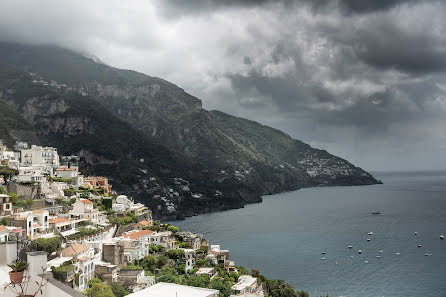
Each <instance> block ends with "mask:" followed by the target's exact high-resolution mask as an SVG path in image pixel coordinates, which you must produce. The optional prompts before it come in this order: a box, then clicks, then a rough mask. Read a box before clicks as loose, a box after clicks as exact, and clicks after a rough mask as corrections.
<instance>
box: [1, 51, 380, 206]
mask: <svg viewBox="0 0 446 297" xmlns="http://www.w3.org/2000/svg"><path fill="white" fill-rule="evenodd" d="M0 64H3V65H6V64H8V65H13V66H14V67H17V68H18V69H22V70H23V71H26V72H30V73H35V75H37V76H38V77H41V78H43V79H44V80H48V83H49V84H54V85H56V86H61V85H62V86H65V87H66V88H68V89H70V91H72V92H76V93H77V94H80V96H79V98H81V97H84V96H87V97H89V98H91V100H93V101H95V102H98V104H100V106H101V107H102V108H104V109H105V110H107V112H108V113H109V114H111V115H113V116H114V117H117V118H119V120H121V121H123V122H125V123H127V124H129V125H130V126H131V127H132V128H133V129H136V130H139V131H140V132H141V133H143V134H144V135H145V136H146V137H150V138H151V139H154V140H156V141H158V142H159V143H160V144H162V145H165V146H167V147H169V148H170V149H173V150H175V151H178V152H180V153H181V154H184V155H185V156H186V157H187V158H189V159H191V160H193V161H194V162H197V163H198V164H201V166H203V168H207V169H212V170H213V171H215V172H216V174H217V175H218V178H217V179H220V180H231V181H232V182H235V183H236V184H239V185H242V186H241V188H243V189H244V190H243V191H244V192H245V193H244V194H242V195H241V196H246V197H249V198H247V199H245V200H244V198H241V203H240V205H238V206H241V205H243V204H244V203H246V202H259V201H261V198H260V199H259V197H260V196H261V195H265V194H273V193H278V192H282V191H289V190H296V189H299V188H301V187H310V186H328V185H364V184H374V183H379V181H377V180H376V179H374V178H373V176H372V175H370V174H369V173H367V172H365V171H363V170H362V169H360V168H359V167H356V166H354V165H352V164H350V163H349V162H347V161H346V160H344V159H341V158H339V157H336V156H333V155H331V154H329V153H328V152H327V151H325V150H318V149H315V148H312V147H311V146H309V145H308V144H306V143H304V142H302V141H300V140H296V139H293V138H292V137H290V136H289V135H288V134H286V133H284V132H282V131H280V130H278V129H275V128H271V127H268V126H265V125H262V124H260V123H258V122H255V121H251V120H247V119H243V118H239V117H234V116H231V115H229V114H226V113H223V112H220V111H207V110H205V109H203V108H202V103H201V100H199V99H198V98H196V97H194V96H192V95H190V94H187V93H186V92H185V91H184V90H183V89H182V88H180V87H178V86H176V85H174V84H171V83H169V82H167V81H165V80H163V79H159V78H154V77H150V76H147V75H145V74H141V73H138V72H135V71H131V70H120V69H117V68H113V67H111V66H107V65H104V64H99V63H96V62H95V61H93V60H92V59H89V58H86V57H83V56H81V55H79V54H77V53H74V52H72V51H69V50H65V49H60V48H56V47H46V46H39V47H35V46H25V45H17V44H6V43H0ZM84 74H85V75H84ZM39 79H40V78H39ZM135 133H136V132H135ZM254 197H258V198H254ZM239 198H240V197H239ZM143 200H144V199H143ZM147 200H150V199H147ZM195 211H198V210H195Z"/></svg>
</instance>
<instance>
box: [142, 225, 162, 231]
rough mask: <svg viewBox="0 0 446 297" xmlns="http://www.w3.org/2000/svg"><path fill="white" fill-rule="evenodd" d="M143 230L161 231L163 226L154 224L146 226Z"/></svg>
mask: <svg viewBox="0 0 446 297" xmlns="http://www.w3.org/2000/svg"><path fill="white" fill-rule="evenodd" d="M143 230H152V231H157V232H158V231H161V227H160V226H159V225H152V226H147V227H144V228H143Z"/></svg>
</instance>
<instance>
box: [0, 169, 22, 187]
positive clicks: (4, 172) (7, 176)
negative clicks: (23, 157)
mask: <svg viewBox="0 0 446 297" xmlns="http://www.w3.org/2000/svg"><path fill="white" fill-rule="evenodd" d="M17 174H19V171H18V170H16V169H13V168H11V167H9V166H0V176H2V177H3V179H4V180H5V182H6V183H8V182H9V181H10V180H11V178H12V177H13V176H14V175H17Z"/></svg>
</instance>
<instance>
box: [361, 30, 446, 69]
mask: <svg viewBox="0 0 446 297" xmlns="http://www.w3.org/2000/svg"><path fill="white" fill-rule="evenodd" d="M354 50H355V52H356V54H357V55H358V57H359V58H360V59H362V60H363V61H364V62H366V63H367V64H369V65H371V66H373V67H377V68H383V69H387V68H394V69H398V70H401V71H403V72H413V73H429V72H438V71H445V70H446V47H445V40H438V38H435V37H433V36H431V32H417V33H413V32H409V31H403V30H401V29H399V28H397V27H396V26H395V25H394V24H392V23H389V22H385V23H380V24H376V25H374V26H371V27H368V28H364V29H361V30H359V32H358V35H357V38H356V40H355V44H354Z"/></svg>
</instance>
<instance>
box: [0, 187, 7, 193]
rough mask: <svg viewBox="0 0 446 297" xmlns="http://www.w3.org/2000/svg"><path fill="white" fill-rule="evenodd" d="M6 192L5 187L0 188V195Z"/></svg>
mask: <svg viewBox="0 0 446 297" xmlns="http://www.w3.org/2000/svg"><path fill="white" fill-rule="evenodd" d="M5 193H6V190H5V187H2V186H0V194H5Z"/></svg>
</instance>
